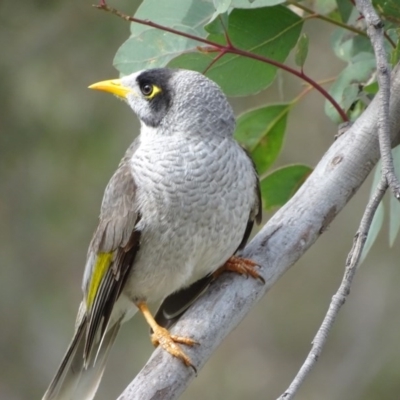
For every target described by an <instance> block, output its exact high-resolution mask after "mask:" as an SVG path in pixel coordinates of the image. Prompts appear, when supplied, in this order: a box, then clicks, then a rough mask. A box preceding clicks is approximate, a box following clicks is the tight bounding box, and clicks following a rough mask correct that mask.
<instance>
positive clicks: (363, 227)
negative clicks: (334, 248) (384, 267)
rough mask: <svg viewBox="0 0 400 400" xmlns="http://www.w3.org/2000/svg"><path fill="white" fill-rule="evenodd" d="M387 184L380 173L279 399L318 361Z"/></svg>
mask: <svg viewBox="0 0 400 400" xmlns="http://www.w3.org/2000/svg"><path fill="white" fill-rule="evenodd" d="M387 188H388V185H387V182H386V179H385V178H384V177H383V176H382V178H381V180H380V182H379V184H378V186H377V188H376V190H375V193H374V195H373V196H372V197H371V199H370V200H369V202H368V205H367V207H366V209H365V212H364V215H363V217H362V219H361V222H360V226H359V228H358V231H357V233H356V235H355V237H354V241H353V247H352V248H351V250H350V253H349V255H348V256H347V260H346V269H345V272H344V276H343V279H342V282H341V284H340V286H339V289H338V291H337V292H336V293H335V295H334V296H333V297H332V301H331V303H330V305H329V308H328V311H327V313H326V315H325V318H324V320H323V321H322V324H321V326H320V328H319V329H318V332H317V334H316V335H315V338H314V340H313V341H312V347H311V350H310V352H309V354H308V356H307V358H306V360H305V361H304V363H303V365H302V366H301V368H300V370H299V372H298V373H297V375H296V376H295V378H294V379H293V381H292V383H291V384H290V386H289V387H288V389H287V390H286V391H285V392H284V393H283V394H282V395H281V396H280V397H279V398H278V400H290V399H293V398H294V396H295V394H296V393H297V391H298V390H299V388H300V386H301V385H302V383H303V382H304V380H305V379H306V377H307V376H308V375H309V373H310V372H311V370H312V368H313V367H314V366H315V364H316V362H317V361H318V358H319V357H320V355H321V353H322V350H323V348H324V346H325V344H326V341H327V339H328V335H329V332H330V331H331V329H332V326H333V324H334V322H335V319H336V317H337V315H338V313H339V311H340V308H341V307H342V305H343V304H344V303H345V301H346V298H347V297H348V295H349V294H350V287H351V284H352V282H353V278H354V275H355V273H356V271H357V267H358V264H359V262H360V258H361V254H362V250H363V248H364V244H365V241H366V239H367V236H368V232H369V229H370V227H371V222H372V219H373V217H374V215H375V212H376V209H377V208H378V205H379V203H380V201H381V200H382V198H383V196H384V194H385V192H386V190H387Z"/></svg>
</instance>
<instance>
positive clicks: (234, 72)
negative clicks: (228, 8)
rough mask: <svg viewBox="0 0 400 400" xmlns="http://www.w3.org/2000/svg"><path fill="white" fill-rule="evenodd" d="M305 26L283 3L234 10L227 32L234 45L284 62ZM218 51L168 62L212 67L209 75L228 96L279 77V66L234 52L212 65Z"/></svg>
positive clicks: (256, 89) (218, 39)
mask: <svg viewBox="0 0 400 400" xmlns="http://www.w3.org/2000/svg"><path fill="white" fill-rule="evenodd" d="M266 21H268V24H267V23H266ZM302 25H303V21H302V19H301V18H300V17H299V16H297V15H296V14H295V13H293V12H292V11H290V10H289V9H287V8H286V7H283V6H275V7H265V8H259V9H254V10H253V9H250V10H244V9H243V10H241V9H234V10H233V11H232V13H231V14H230V15H229V25H228V35H229V37H230V39H231V41H232V43H233V45H234V46H236V47H238V48H239V49H241V50H246V51H249V52H252V53H254V54H256V55H260V56H263V57H268V58H271V59H273V60H275V61H278V62H283V61H284V60H285V59H286V58H287V56H288V55H289V52H290V50H291V49H292V48H293V47H294V46H295V45H296V42H297V40H298V38H299V35H300V32H301V28H302ZM208 39H209V40H212V41H216V42H219V43H225V38H224V37H223V35H210V36H209V37H208ZM218 54H219V53H215V52H213V53H209V54H205V53H198V52H196V53H189V54H183V55H181V56H179V57H177V58H175V59H174V60H172V61H171V62H170V63H169V64H168V65H169V66H170V67H174V68H177V67H178V68H187V69H193V70H196V71H199V72H204V71H205V70H206V69H207V68H208V67H209V69H208V70H207V72H206V75H207V76H208V77H209V78H211V79H212V80H214V81H215V82H217V83H218V84H219V85H220V86H221V87H222V89H223V90H224V92H225V93H226V94H227V95H228V96H246V95H249V94H254V93H257V92H259V91H260V90H262V89H265V88H266V87H267V86H269V85H270V84H271V83H272V82H273V80H274V78H275V76H276V71H277V68H276V67H274V66H272V65H269V64H267V63H264V62H261V61H258V60H254V59H251V58H248V57H244V56H238V55H235V54H226V55H224V56H223V57H222V58H220V59H219V60H218V61H217V62H215V63H214V64H212V62H213V60H214V59H215V57H217V55H218ZM211 64H212V66H211V67H210V65H211Z"/></svg>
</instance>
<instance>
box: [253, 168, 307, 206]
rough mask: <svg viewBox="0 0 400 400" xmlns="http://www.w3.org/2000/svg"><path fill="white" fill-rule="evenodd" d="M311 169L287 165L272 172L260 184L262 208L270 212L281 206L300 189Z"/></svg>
mask: <svg viewBox="0 0 400 400" xmlns="http://www.w3.org/2000/svg"><path fill="white" fill-rule="evenodd" d="M311 172H312V168H310V167H309V166H307V165H301V164H298V165H289V166H286V167H282V168H280V169H277V170H275V171H273V172H272V173H271V174H269V175H268V176H266V177H265V178H264V179H263V180H262V181H261V183H260V186H261V197H262V203H263V207H264V208H265V209H267V210H271V209H273V208H275V207H281V206H283V205H284V204H285V203H286V202H287V201H288V200H289V199H290V198H291V197H292V196H293V195H294V194H295V193H296V191H297V190H298V189H299V188H300V186H301V185H302V184H303V183H304V181H305V180H306V179H307V177H308V176H309V175H310V174H311Z"/></svg>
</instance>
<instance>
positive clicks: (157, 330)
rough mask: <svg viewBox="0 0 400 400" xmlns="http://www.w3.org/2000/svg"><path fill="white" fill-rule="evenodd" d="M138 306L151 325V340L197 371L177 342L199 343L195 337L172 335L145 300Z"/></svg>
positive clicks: (189, 344)
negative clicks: (153, 314)
mask: <svg viewBox="0 0 400 400" xmlns="http://www.w3.org/2000/svg"><path fill="white" fill-rule="evenodd" d="M136 306H137V308H138V309H139V310H140V312H141V313H142V314H143V316H144V318H145V319H146V321H147V323H148V324H149V325H150V327H151V329H152V330H153V333H152V335H151V342H152V343H153V345H154V346H156V347H157V346H158V345H160V346H161V347H162V348H163V349H164V350H166V351H167V352H168V353H169V354H171V355H173V356H174V357H176V358H179V359H180V360H182V361H183V363H184V364H185V365H186V366H188V367H192V368H193V369H194V370H195V371H196V368H195V367H194V366H193V364H192V362H191V361H190V358H189V357H188V356H187V355H186V354H185V353H184V352H183V351H182V349H181V348H180V347H179V346H178V345H177V344H176V343H181V344H186V345H187V346H193V345H195V344H197V342H196V341H195V340H193V339H190V338H187V337H182V336H176V335H171V334H170V333H169V331H168V330H167V329H165V328H163V327H162V326H159V325H158V324H157V322H156V321H155V319H154V317H153V316H152V314H151V312H150V310H149V309H148V307H147V304H146V303H144V302H140V303H137V304H136Z"/></svg>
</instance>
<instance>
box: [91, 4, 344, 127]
mask: <svg viewBox="0 0 400 400" xmlns="http://www.w3.org/2000/svg"><path fill="white" fill-rule="evenodd" d="M93 7H95V8H97V9H99V10H103V11H107V12H110V13H111V14H114V15H116V16H118V17H120V18H122V19H124V20H125V21H128V22H135V23H137V24H141V25H146V26H150V27H152V28H156V29H160V30H162V31H165V32H169V33H173V34H174V35H178V36H182V37H185V38H187V39H191V40H196V41H198V42H200V43H204V44H206V45H207V47H203V51H205V52H211V51H212V52H215V51H217V52H219V53H220V55H219V56H217V57H216V58H215V59H214V60H212V61H211V65H212V64H214V63H215V62H216V61H217V60H218V59H220V58H221V57H223V56H224V55H225V54H229V53H231V54H236V55H238V56H242V57H247V58H252V59H253V60H258V61H261V62H264V63H266V64H270V65H273V66H275V67H277V68H280V69H283V70H284V71H286V72H289V73H290V74H292V75H295V76H297V77H298V78H300V79H303V80H304V81H306V82H307V83H308V84H309V85H311V86H312V87H313V88H315V90H317V91H318V92H320V93H321V95H322V96H324V97H325V98H326V100H327V101H329V102H330V103H331V104H332V106H333V107H334V108H335V109H336V111H337V113H338V114H339V115H340V117H341V118H342V120H343V122H345V121H348V120H349V119H348V117H347V115H346V113H345V111H344V110H343V109H342V108H341V107H340V105H339V104H338V103H337V101H336V100H335V99H334V98H333V97H332V96H331V95H330V94H329V93H328V91H327V90H325V89H324V88H323V87H322V86H321V85H319V84H318V83H317V82H316V81H314V80H313V79H312V78H310V77H309V76H308V75H306V74H305V73H304V72H303V71H298V70H296V69H294V68H292V67H290V66H288V65H285V64H283V63H281V62H279V61H276V60H273V59H272V58H268V57H264V56H261V55H259V54H256V53H252V52H250V51H247V50H242V49H239V48H238V47H236V46H234V45H233V44H232V43H231V41H230V39H229V37H228V36H226V38H227V43H226V44H221V43H218V42H213V41H211V40H208V39H204V38H202V37H200V36H196V35H192V34H190V33H186V32H182V31H179V30H177V29H174V28H170V27H168V26H165V25H160V24H157V23H155V22H152V21H149V20H143V19H140V18H136V17H131V16H130V15H127V14H124V13H123V12H121V11H119V10H117V9H115V8H113V7H110V6H108V5H107V4H106V2H105V0H101V1H100V3H99V4H94V5H93ZM198 49H199V48H198ZM199 50H200V51H201V49H199ZM211 65H210V66H208V67H207V70H208V69H209V68H210V67H211Z"/></svg>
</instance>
